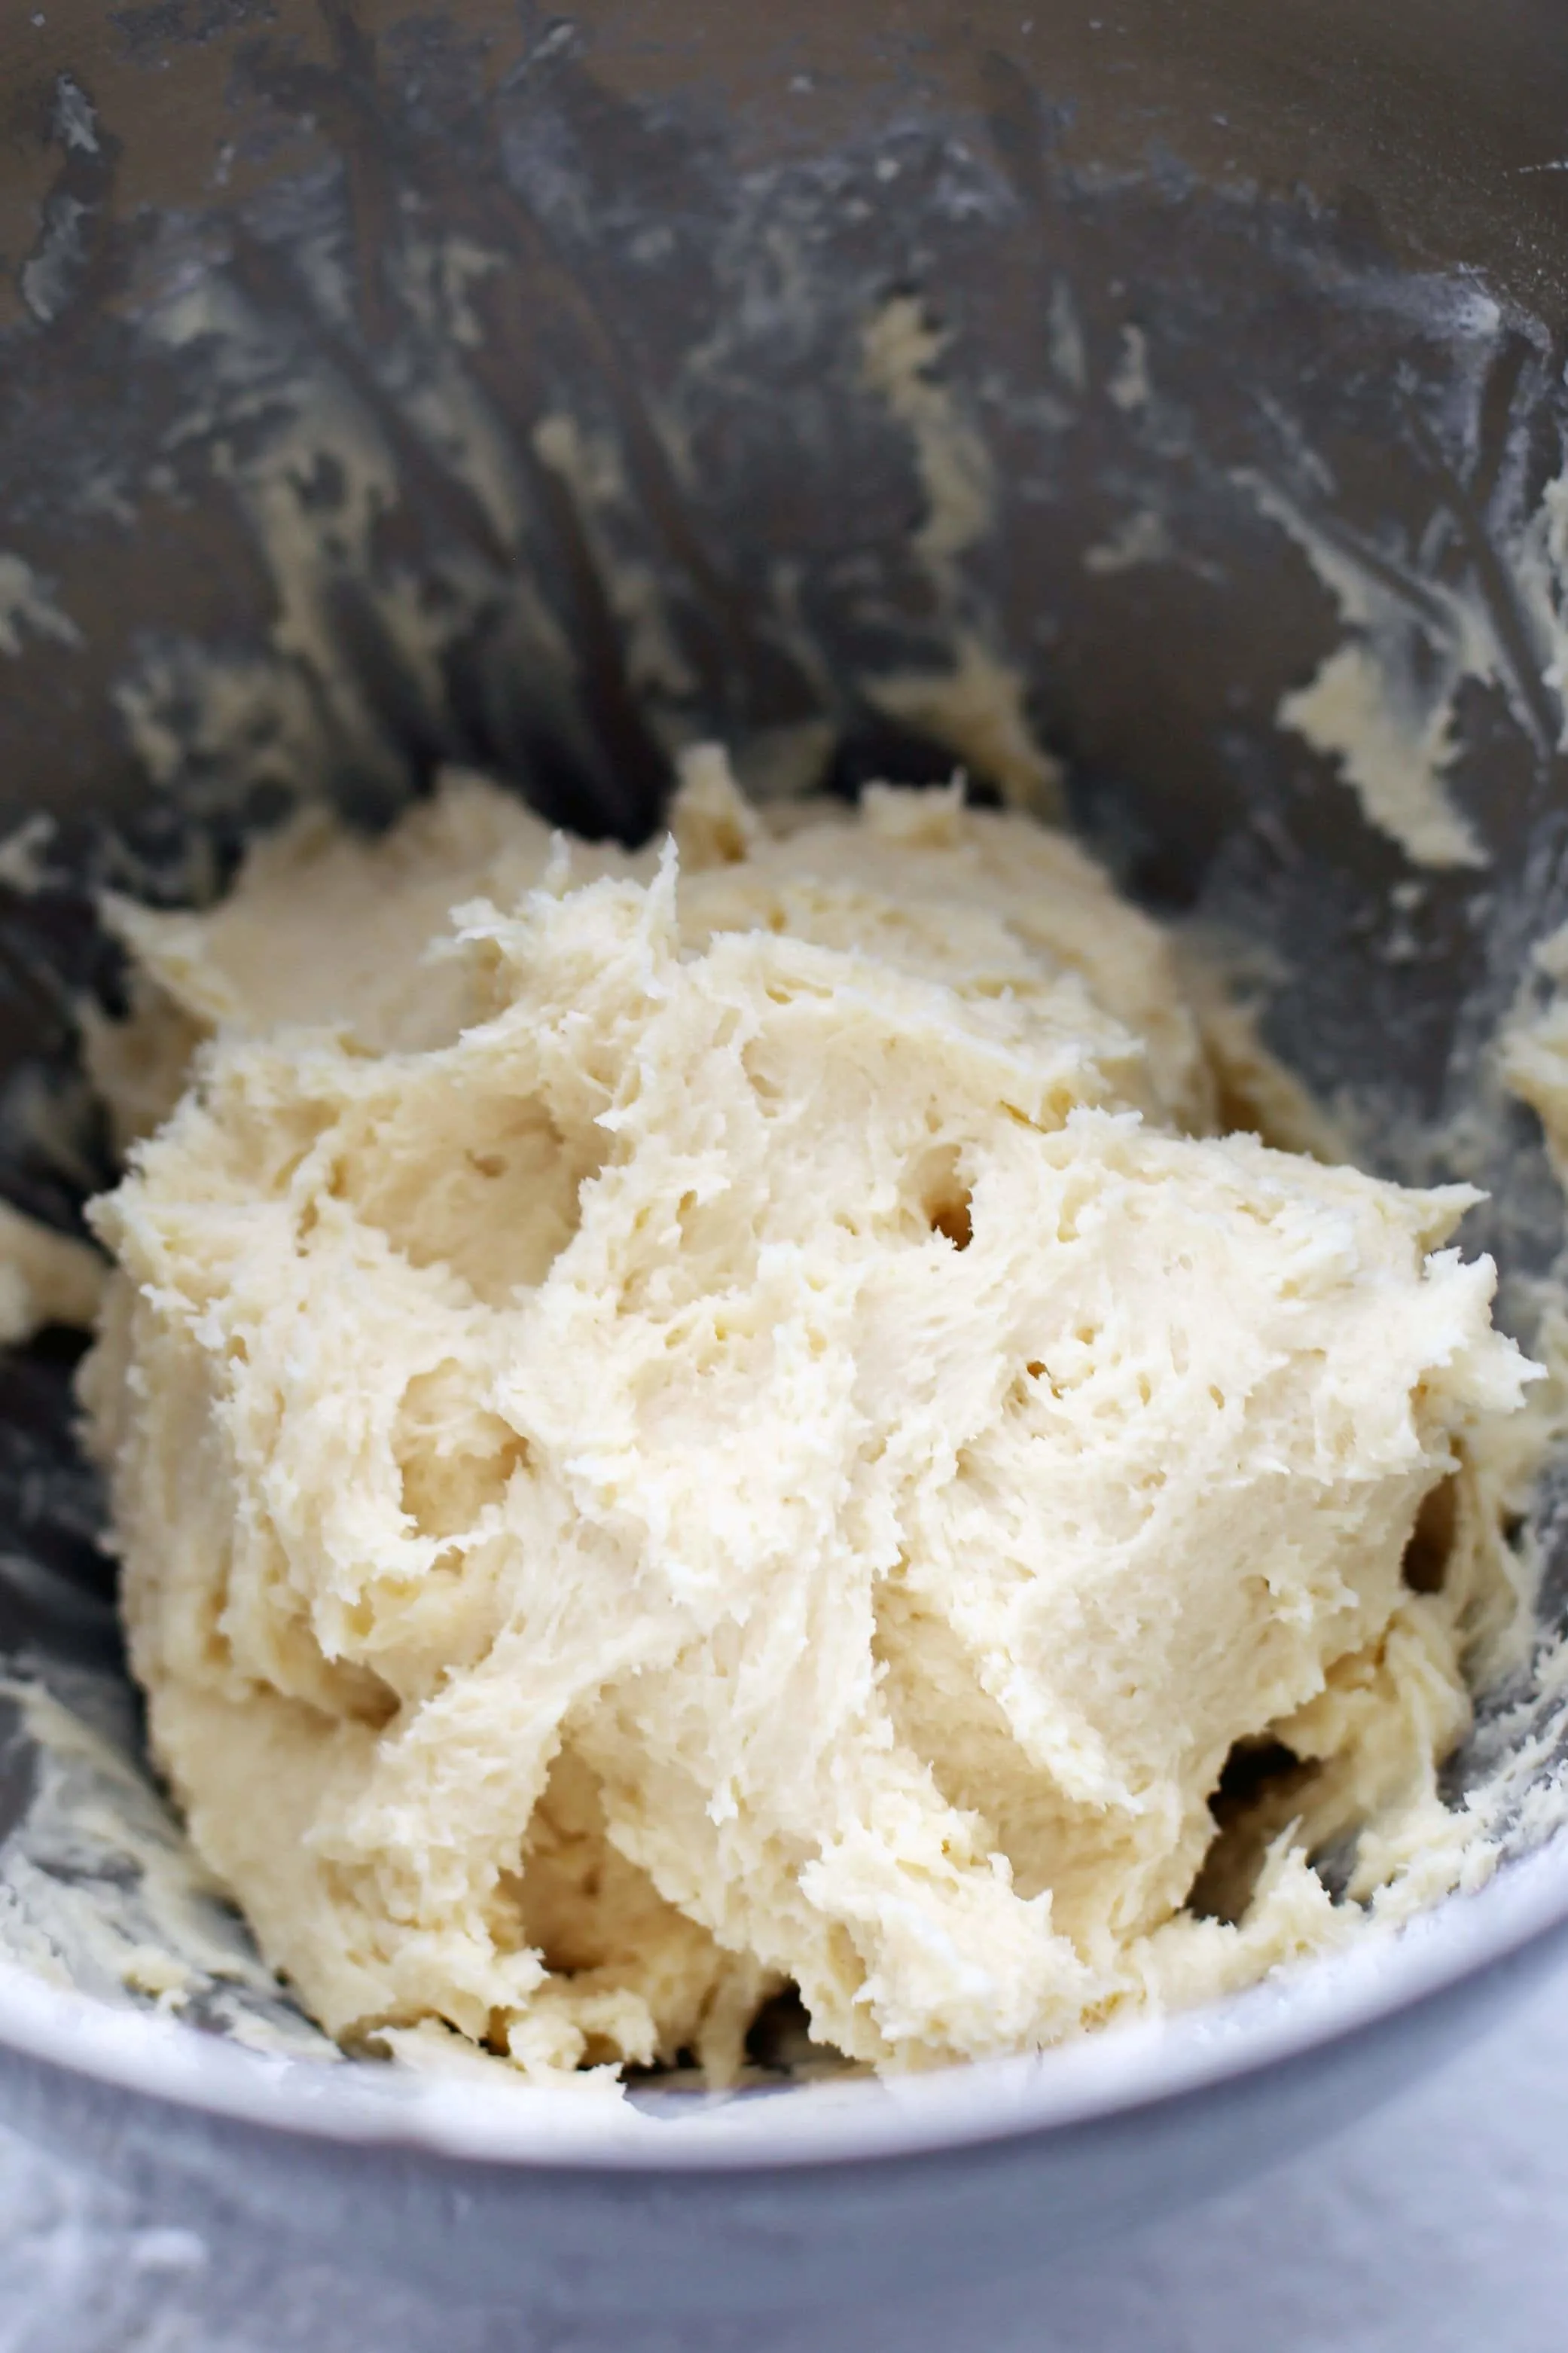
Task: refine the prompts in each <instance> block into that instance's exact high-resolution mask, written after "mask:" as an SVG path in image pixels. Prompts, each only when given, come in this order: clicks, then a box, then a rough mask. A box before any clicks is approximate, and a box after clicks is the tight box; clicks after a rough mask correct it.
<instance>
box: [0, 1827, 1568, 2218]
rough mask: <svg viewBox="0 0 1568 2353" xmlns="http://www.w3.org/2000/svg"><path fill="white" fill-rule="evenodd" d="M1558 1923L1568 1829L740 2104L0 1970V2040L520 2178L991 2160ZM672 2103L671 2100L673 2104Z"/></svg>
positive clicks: (213, 2101) (167, 2099)
mask: <svg viewBox="0 0 1568 2353" xmlns="http://www.w3.org/2000/svg"><path fill="white" fill-rule="evenodd" d="M1563 1928H1568V1825H1565V1826H1563V1828H1562V1829H1560V1830H1558V1831H1556V1832H1555V1833H1554V1834H1553V1835H1552V1837H1551V1838H1550V1839H1548V1840H1547V1841H1545V1842H1544V1843H1543V1844H1542V1846H1541V1847H1539V1848H1538V1849H1536V1850H1535V1851H1534V1852H1531V1853H1530V1854H1528V1855H1525V1856H1522V1857H1520V1858H1519V1859H1517V1860H1511V1861H1508V1862H1503V1863H1502V1864H1501V1865H1500V1868H1499V1869H1498V1871H1497V1872H1496V1873H1495V1874H1494V1876H1493V1877H1492V1878H1491V1879H1490V1880H1489V1882H1488V1883H1487V1884H1486V1885H1484V1886H1482V1887H1480V1888H1479V1889H1477V1890H1476V1891H1475V1892H1474V1893H1466V1894H1456V1895H1451V1896H1449V1897H1448V1898H1447V1899H1446V1900H1445V1901H1444V1902H1443V1903H1441V1904H1440V1905H1437V1906H1436V1907H1435V1908H1434V1909H1433V1910H1432V1911H1430V1912H1427V1913H1425V1914H1421V1915H1416V1916H1415V1918H1413V1919H1411V1920H1410V1921H1408V1922H1407V1923H1405V1924H1404V1925H1403V1926H1400V1927H1398V1928H1397V1929H1391V1928H1378V1927H1376V1926H1369V1928H1368V1931H1367V1933H1366V1934H1365V1935H1364V1936H1361V1937H1358V1938H1356V1939H1355V1940H1353V1941H1352V1943H1351V1944H1349V1945H1348V1946H1347V1947H1343V1948H1342V1950H1340V1951H1339V1952H1337V1953H1334V1954H1331V1955H1328V1956H1325V1957H1317V1958H1315V1959H1312V1960H1310V1961H1306V1962H1303V1963H1301V1964H1300V1965H1298V1966H1296V1967H1294V1968H1289V1969H1285V1970H1281V1971H1278V1972H1276V1973H1275V1974H1274V1975H1273V1976H1271V1977H1270V1978H1266V1979H1265V1980H1264V1981H1263V1982H1262V1983H1261V1984H1260V1985H1258V1986H1255V1987H1252V1988H1250V1989H1247V1991H1246V1992H1243V1993H1240V1994H1237V1995H1234V1996H1231V1997H1229V1998H1227V1999H1226V2000H1220V2001H1215V2002H1211V2003H1208V2004H1205V2005H1202V2006H1199V2007H1197V2008H1194V2009H1192V2010H1183V2011H1179V2012H1175V2013H1173V2014H1172V2015H1170V2016H1168V2017H1165V2018H1163V2019H1159V2020H1154V2021H1138V2022H1136V2023H1132V2024H1129V2025H1125V2026H1121V2027H1111V2028H1109V2029H1106V2030H1104V2031H1100V2032H1099V2033H1097V2034H1092V2035H1084V2036H1081V2037H1079V2038H1078V2039H1076V2040H1074V2041H1071V2042H1067V2043H1064V2044H1061V2045H1058V2046H1057V2047H1056V2048H1054V2049H1053V2050H1050V2051H1046V2052H1039V2053H1037V2054H1030V2055H1021V2056H1016V2057H1010V2058H1005V2059H998V2060H987V2061H982V2062H974V2063H969V2064H967V2065H958V2066H953V2067H949V2068H943V2069H940V2070H935V2071H932V2072H931V2073H920V2074H912V2075H906V2076H902V2077H894V2078H890V2079H889V2078H883V2079H881V2080H876V2079H871V2078H859V2079H850V2080H845V2079H842V2078H841V2079H837V2081H835V2080H833V2079H829V2080H827V2081H826V2082H824V2083H822V2084H801V2085H795V2086H781V2087H780V2089H779V2090H778V2091H776V2092H775V2091H773V2090H772V2089H771V2088H770V2089H767V2090H763V2091H760V2092H755V2093H751V2094H740V2095H736V2094H697V2093H668V2094H655V2095H654V2098H653V2099H652V2101H649V2100H648V2099H647V2096H646V2095H645V2096H643V2097H640V2098H639V2097H637V2096H634V2097H632V2098H626V2099H623V2098H619V2097H610V2096H603V2095H595V2091H594V2089H593V2088H592V2087H591V2086H590V2085H588V2084H584V2082H583V2081H582V2080H581V2079H580V2080H579V2081H578V2082H577V2083H569V2084H565V2085H563V2087H562V2088H561V2089H559V2090H557V2089H554V2088H546V2087H542V2086H535V2085H530V2084H522V2083H521V2082H509V2081H508V2080H507V2079H506V2077H505V2075H504V2073H502V2072H501V2071H500V2070H499V2069H497V2070H496V2073H495V2075H494V2078H493V2080H492V2079H491V2078H490V2076H489V2067H490V2064H491V2063H488V2062H479V2063H477V2065H476V2066H475V2068H474V2072H473V2073H468V2074H466V2075H460V2076H459V2075H444V2074H443V2075H437V2074H426V2073H422V2072H419V2071H416V2070H415V2069H412V2068H407V2067H397V2066H392V2065H388V2064H385V2063H376V2062H371V2061H363V2060H353V2059H348V2060H343V2059H335V2060H333V2061H331V2062H328V2061H323V2060H321V2059H317V2058H310V2057H300V2056H299V2055H297V2054H294V2055H284V2054H283V2053H281V2052H279V2053H273V2052H262V2051H258V2050H256V2049H249V2048H244V2047H241V2046H240V2045H238V2044H236V2043H233V2042H226V2041H224V2040H222V2039H220V2038H218V2037H216V2036H214V2035H212V2034H209V2033H204V2032H202V2031H199V2030H198V2029H196V2028H195V2027H192V2026H189V2025H186V2024H184V2023H183V2022H182V2021H179V2020H178V2019H176V2018H174V2017H172V2016H168V2015H164V2014H161V2013H157V2012H149V2011H146V2010H136V2009H132V2008H130V2007H129V2006H127V2007H123V2008H122V2007H121V2006H119V2005H117V2004H114V2003H111V2002H110V2001H108V2000H101V1999H100V1998H98V1997H95V1996H92V1995H89V1994H83V1993H79V1992H76V1991H73V1990H69V1989H64V1988H60V1987H58V1986H55V1985H52V1984H49V1983H47V1981H45V1980H44V1979H42V1978H37V1977H35V1976H34V1975H33V1974H32V1973H31V1972H30V1971H29V1970H27V1969H26V1968H24V1967H22V1966H21V1965H20V1964H18V1963H16V1962H11V1961H4V1962H0V2050H3V2051H8V2052H12V2053H14V2054H16V2056H17V2057H19V2058H22V2059H24V2060H26V2061H30V2062H33V2063H37V2064H38V2065H41V2066H42V2067H43V2068H45V2069H46V2070H47V2069H53V2070H58V2071H61V2072H64V2073H68V2074H70V2075H73V2076H75V2077H77V2078H78V2079H79V2080H85V2082H86V2083H88V2084H100V2085H101V2086H103V2087H104V2088H106V2089H110V2090H113V2091H117V2092H119V2093H121V2094H126V2095H128V2096H129V2097H131V2098H132V2099H133V2100H134V2099H138V2098H140V2099H145V2100H150V2101H154V2102H158V2103H161V2104H163V2105H165V2106H170V2105H172V2106H174V2107H176V2108H180V2109H184V2110H185V2111H186V2112H188V2113H194V2114H195V2116H200V2117H202V2118H205V2119H206V2120H209V2121H212V2122H217V2123H225V2124H227V2125H230V2126H235V2125H237V2126H241V2127H246V2126H248V2127H251V2128H254V2129H258V2130H260V2131H263V2132H265V2133H268V2134H273V2135H279V2136H282V2137H304V2138H306V2139H308V2140H311V2141H315V2142H320V2143H323V2144H327V2145H330V2146H336V2147H361V2148H364V2149H367V2150H370V2149H374V2148H387V2147H395V2148H397V2149H399V2150H401V2151H402V2152H403V2153H404V2154H405V2155H409V2154H412V2155H415V2156H422V2157H424V2158H430V2159H435V2160H437V2161H447V2162H450V2163H453V2164H454V2165H461V2164H469V2165H474V2164H479V2165H484V2166H488V2167H492V2168H493V2167H500V2168H510V2169H514V2170H516V2171H519V2172H527V2173H531V2174H534V2175H537V2174H538V2173H539V2172H540V2171H542V2170H548V2171H560V2172H563V2173H564V2172H572V2173H576V2174H579V2175H580V2174H583V2173H584V2172H586V2173H590V2174H597V2175H617V2176H623V2177H624V2176H626V2175H628V2174H631V2175H636V2174H644V2175H650V2174H651V2175H662V2174H667V2173H674V2174H690V2173H701V2172H708V2173H720V2172H721V2173H743V2174H755V2173H759V2172H773V2173H775V2174H776V2173H779V2172H795V2173H798V2172H802V2171H807V2170H810V2169H813V2168H823V2167H834V2166H837V2165H842V2164H846V2163H857V2164H865V2163H867V2162H868V2161H876V2160H899V2159H907V2158H919V2157H922V2156H931V2155H933V2154H940V2153H942V2152H943V2151H950V2152H957V2151H961V2150H966V2149H967V2150H976V2151H978V2150H982V2149H985V2148H990V2149H992V2150H993V2151H995V2150H996V2149H998V2148H1003V2147H1006V2146H1008V2145H1010V2144H1016V2142H1018V2141H1020V2140H1022V2139H1026V2138H1028V2137H1034V2136H1038V2135H1041V2134H1050V2133H1061V2132H1068V2131H1072V2130H1075V2129H1079V2128H1082V2127H1086V2126H1094V2125H1101V2124H1106V2123H1110V2122H1113V2121H1115V2120H1116V2119H1118V2118H1125V2117H1126V2116H1129V2115H1131V2114H1132V2113H1134V2112H1137V2111H1140V2110H1145V2109H1149V2108H1152V2107H1155V2106H1158V2105H1162V2104H1166V2103H1170V2102H1172V2101H1175V2100H1179V2099H1181V2098H1183V2097H1184V2096H1187V2095H1191V2094H1197V2093H1201V2092H1203V2091H1205V2090H1207V2089H1211V2088H1214V2087H1216V2086H1218V2085H1221V2084H1226V2083H1227V2082H1231V2081H1234V2080H1235V2079H1237V2078H1238V2077H1241V2076H1247V2075H1255V2074H1259V2073H1264V2072H1266V2071H1268V2070H1269V2069H1270V2068H1272V2067H1276V2066H1278V2065H1280V2064H1282V2063H1288V2062H1289V2061H1291V2060H1296V2059H1300V2058H1301V2057H1303V2056H1305V2055H1307V2054H1310V2052H1314V2051H1317V2050H1320V2049H1322V2048H1324V2047H1325V2046H1327V2045H1329V2044H1331V2043H1335V2042H1342V2041H1345V2040H1347V2039H1349V2038H1350V2037H1352V2035H1354V2034H1356V2033H1357V2032H1358V2031H1366V2030H1369V2029H1371V2030H1375V2029H1376V2028H1378V2027H1379V2026H1380V2025H1382V2024H1384V2023H1386V2022H1387V2021H1391V2020H1392V2019H1394V2017H1395V2016H1397V2015H1398V2013H1400V2012H1401V2011H1404V2010H1410V2009H1413V2008H1416V2007H1419V2006H1420V2005H1421V2004H1422V2003H1424V2002H1425V2001H1426V2000H1431V1999H1432V1998H1434V1997H1435V1996H1437V1995H1439V1994H1441V1993H1443V1992H1445V1991H1447V1990H1448V1989H1453V1988H1456V1987H1458V1986H1459V1985H1460V1984H1462V1983H1463V1982H1464V1981H1465V1980H1466V1979H1468V1978H1475V1977H1477V1976H1479V1975H1481V1974H1483V1973H1485V1972H1486V1971H1487V1970H1488V1969H1489V1968H1492V1967H1494V1966H1495V1965H1497V1964H1499V1963H1501V1962H1503V1961H1506V1960H1507V1959H1509V1958H1510V1957H1512V1956H1514V1955H1516V1954H1518V1953H1520V1952H1521V1951H1522V1950H1523V1949H1524V1948H1525V1947H1528V1946H1530V1945H1531V1944H1534V1943H1535V1942H1537V1941H1538V1940H1539V1939H1541V1938H1542V1937H1545V1936H1550V1935H1551V1933H1552V1930H1553V1929H1559V1930H1561V1929H1563ZM677 2103H679V2105H676V2104H677Z"/></svg>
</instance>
